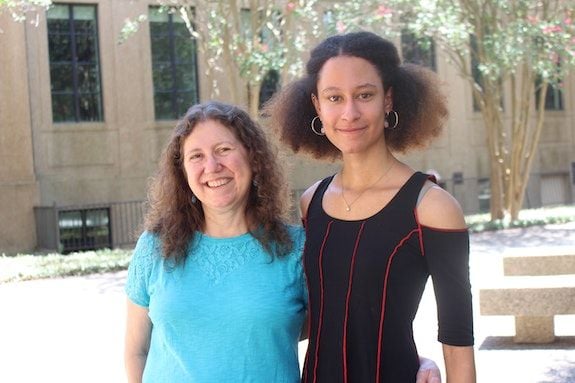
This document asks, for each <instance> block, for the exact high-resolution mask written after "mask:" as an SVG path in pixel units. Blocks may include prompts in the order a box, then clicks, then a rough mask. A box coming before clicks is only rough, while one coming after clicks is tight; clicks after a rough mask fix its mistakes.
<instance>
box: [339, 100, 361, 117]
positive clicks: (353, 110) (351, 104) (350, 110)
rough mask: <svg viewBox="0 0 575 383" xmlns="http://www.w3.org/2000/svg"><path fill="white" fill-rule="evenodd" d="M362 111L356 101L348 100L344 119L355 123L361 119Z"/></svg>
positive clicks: (343, 115)
mask: <svg viewBox="0 0 575 383" xmlns="http://www.w3.org/2000/svg"><path fill="white" fill-rule="evenodd" d="M359 115H360V111H359V108H358V106H357V103H356V101H355V100H354V99H350V100H348V101H347V102H346V103H345V105H344V110H343V114H342V118H343V119H344V120H346V121H354V120H356V119H358V118H359Z"/></svg>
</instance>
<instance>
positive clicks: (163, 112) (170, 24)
mask: <svg viewBox="0 0 575 383" xmlns="http://www.w3.org/2000/svg"><path fill="white" fill-rule="evenodd" d="M157 9H159V7H157V6H150V7H149V11H150V12H152V11H155V10H157ZM166 12H167V17H168V19H167V21H161V22H160V21H152V20H150V45H151V60H152V77H153V78H152V83H153V88H154V116H155V120H156V121H163V120H164V121H165V120H176V119H178V118H180V117H181V116H182V115H183V114H184V113H185V112H186V110H187V109H188V108H189V107H190V106H191V105H192V104H195V103H197V102H199V99H200V82H199V74H198V47H197V42H196V41H195V38H192V37H191V36H190V40H191V41H192V40H193V44H194V45H193V48H192V52H191V57H190V58H191V59H190V60H189V61H186V60H181V59H180V57H179V56H178V54H177V53H178V51H180V49H179V47H177V46H176V39H177V37H178V35H177V32H176V25H175V24H176V22H175V21H174V17H177V16H176V15H175V14H174V13H172V12H169V11H166ZM153 23H158V24H159V23H163V24H167V35H164V34H163V33H156V32H155V31H154V29H155V28H154V24H153ZM162 37H167V41H168V60H167V61H164V60H161V59H158V57H159V56H161V54H160V53H157V52H155V49H156V48H155V45H154V44H155V42H154V39H161V38H162ZM163 65H167V66H166V67H168V68H169V70H168V72H169V76H168V77H169V83H170V86H169V87H167V88H162V87H161V84H158V83H157V82H156V77H157V76H159V73H161V68H162V66H163ZM185 65H190V66H193V68H191V69H190V70H188V71H186V72H187V73H190V74H191V77H192V78H193V80H192V81H191V82H190V83H189V84H187V83H182V81H181V79H180V75H179V72H178V69H179V68H180V67H182V66H185ZM192 82H193V84H192ZM182 86H183V87H182ZM189 93H191V101H190V102H188V103H186V104H185V105H182V102H180V101H179V98H178V96H179V95H184V94H189ZM160 95H167V96H169V97H166V98H165V99H164V100H166V99H169V107H168V108H167V109H166V108H163V107H162V106H161V101H162V99H161V98H160V97H159V96H160Z"/></svg>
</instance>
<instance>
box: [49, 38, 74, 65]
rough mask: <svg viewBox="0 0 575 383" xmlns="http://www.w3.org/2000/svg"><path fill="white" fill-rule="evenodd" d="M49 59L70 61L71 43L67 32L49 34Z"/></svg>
mask: <svg viewBox="0 0 575 383" xmlns="http://www.w3.org/2000/svg"><path fill="white" fill-rule="evenodd" d="M48 50H49V52H50V61H52V62H58V61H72V43H71V41H70V36H69V35H67V34H59V33H58V34H51V35H50V39H49V40H48Z"/></svg>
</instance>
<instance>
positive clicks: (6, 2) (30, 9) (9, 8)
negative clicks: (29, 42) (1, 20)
mask: <svg viewBox="0 0 575 383" xmlns="http://www.w3.org/2000/svg"><path fill="white" fill-rule="evenodd" d="M50 4H52V1H51V0H0V13H2V12H4V11H6V12H8V13H9V14H10V16H11V17H12V19H13V20H14V21H18V22H22V21H25V20H27V19H30V20H31V21H32V22H33V23H35V24H38V21H39V17H40V12H41V11H43V10H45V9H47V8H48V7H49V6H50Z"/></svg>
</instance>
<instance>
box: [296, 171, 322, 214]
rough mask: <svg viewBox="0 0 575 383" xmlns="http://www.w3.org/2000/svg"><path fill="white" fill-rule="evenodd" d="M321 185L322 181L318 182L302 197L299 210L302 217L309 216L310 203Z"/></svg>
mask: <svg viewBox="0 0 575 383" xmlns="http://www.w3.org/2000/svg"><path fill="white" fill-rule="evenodd" d="M320 183H321V180H319V181H317V182H316V183H314V184H313V185H311V186H310V187H309V188H307V189H306V191H304V192H303V194H302V195H301V197H300V199H299V208H300V212H301V216H302V217H303V218H305V217H306V216H307V208H308V207H309V203H310V202H311V199H312V197H313V194H314V193H315V191H316V190H317V187H318V186H319V184H320Z"/></svg>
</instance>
